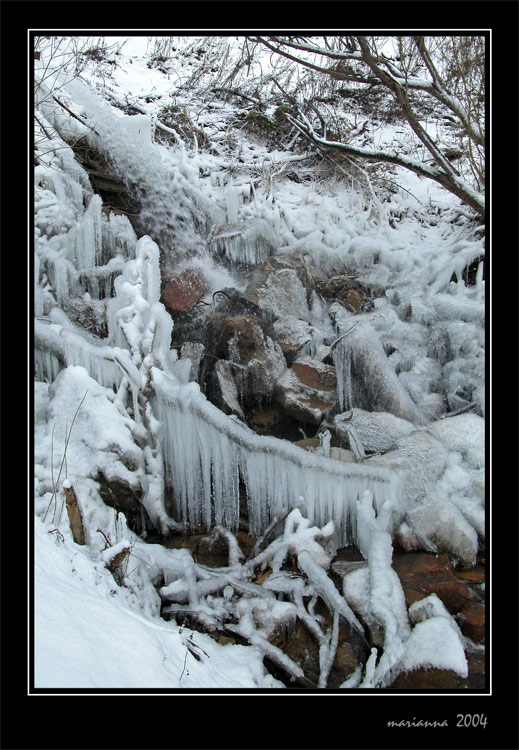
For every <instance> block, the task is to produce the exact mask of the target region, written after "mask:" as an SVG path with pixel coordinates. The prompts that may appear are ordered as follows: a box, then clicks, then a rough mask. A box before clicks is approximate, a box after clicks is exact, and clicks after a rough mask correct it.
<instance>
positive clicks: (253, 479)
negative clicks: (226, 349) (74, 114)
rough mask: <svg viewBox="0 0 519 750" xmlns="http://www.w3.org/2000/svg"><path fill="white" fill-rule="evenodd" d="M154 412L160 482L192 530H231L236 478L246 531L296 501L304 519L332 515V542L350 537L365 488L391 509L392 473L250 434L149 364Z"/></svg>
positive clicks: (236, 508) (236, 507)
mask: <svg viewBox="0 0 519 750" xmlns="http://www.w3.org/2000/svg"><path fill="white" fill-rule="evenodd" d="M152 381H153V387H154V393H155V396H154V410H155V415H156V418H157V419H158V421H159V422H160V423H161V425H162V433H161V441H162V449H163V454H164V460H165V465H166V482H167V483H168V484H169V486H170V487H172V488H173V489H174V491H175V503H176V507H175V514H174V515H175V518H176V519H177V520H180V521H182V522H183V523H185V524H186V525H188V526H190V527H192V528H194V527H197V526H202V527H205V528H209V527H210V526H212V525H213V524H214V523H216V524H218V525H222V526H224V527H226V528H228V529H231V530H234V531H235V530H237V528H238V523H239V515H240V479H241V481H242V482H243V485H244V487H245V490H246V496H247V504H248V513H249V522H250V528H251V533H252V534H253V535H255V536H257V535H259V534H261V533H262V531H264V529H265V528H266V526H267V525H268V523H269V521H270V520H271V519H272V518H273V517H274V516H276V515H280V514H282V513H284V512H286V511H288V510H291V509H292V508H295V507H300V508H301V512H303V513H304V514H305V515H306V516H307V518H308V519H309V520H310V522H311V523H312V524H317V525H324V524H326V523H328V521H330V520H333V521H334V524H335V528H336V542H337V543H338V544H340V545H345V544H349V543H351V542H355V541H356V540H355V536H356V533H355V531H354V530H355V529H356V523H355V518H356V502H357V499H358V498H359V497H362V495H363V493H364V491H366V490H370V491H371V492H372V493H373V497H374V501H375V505H376V507H377V509H379V508H381V507H382V506H383V505H384V503H385V502H386V501H388V500H389V501H391V506H392V507H395V508H396V507H397V497H398V487H399V480H398V477H397V474H396V473H395V472H392V471H391V470H388V469H383V468H380V467H368V466H365V465H361V464H350V463H348V464H345V463H343V462H339V461H335V460H334V459H331V458H325V457H324V456H319V455H314V454H311V453H308V452H307V451H304V450H302V449H301V448H299V447H297V446H295V445H292V444H291V443H288V442H286V441H284V440H280V439H278V438H274V437H265V436H260V435H256V434H255V433H254V432H253V431H252V430H250V429H249V428H248V427H247V426H245V425H244V424H243V423H241V422H240V421H239V420H238V419H236V418H233V417H229V416H227V415H225V414H223V413H222V412H221V411H220V410H219V409H217V408H216V407H215V406H214V405H213V404H211V403H210V402H209V401H207V399H206V398H205V396H204V395H203V394H202V393H201V392H200V388H199V386H198V384H196V383H188V384H187V385H181V386H179V385H178V384H175V382H174V381H173V380H172V379H171V378H170V377H168V376H167V375H166V374H165V373H164V372H163V371H161V370H158V369H156V368H153V369H152Z"/></svg>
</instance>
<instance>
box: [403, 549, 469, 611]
mask: <svg viewBox="0 0 519 750" xmlns="http://www.w3.org/2000/svg"><path fill="white" fill-rule="evenodd" d="M393 568H394V569H395V571H396V573H397V574H398V576H399V578H400V581H401V583H402V588H403V590H404V594H405V598H406V604H407V606H408V607H409V606H411V604H413V603H414V602H416V601H419V600H420V599H423V598H425V597H426V596H429V595H430V594H436V595H437V596H438V598H439V599H441V600H442V602H443V603H444V604H445V607H446V608H447V610H448V611H449V612H450V613H451V614H456V612H459V611H460V609H461V608H462V607H463V606H464V605H465V604H466V602H467V599H468V596H469V590H468V587H467V586H466V584H465V583H463V581H460V580H458V579H457V578H456V575H455V573H454V569H453V567H452V565H451V562H450V560H449V557H448V555H431V554H427V553H422V552H417V553H408V554H395V555H394V557H393Z"/></svg>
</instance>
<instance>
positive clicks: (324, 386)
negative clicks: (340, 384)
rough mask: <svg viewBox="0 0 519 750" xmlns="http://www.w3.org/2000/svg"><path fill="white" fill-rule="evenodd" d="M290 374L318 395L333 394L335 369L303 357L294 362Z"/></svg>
mask: <svg viewBox="0 0 519 750" xmlns="http://www.w3.org/2000/svg"><path fill="white" fill-rule="evenodd" d="M292 372H294V373H295V374H296V375H297V378H298V380H299V381H300V382H301V383H302V384H303V385H305V386H306V387H307V388H311V389H312V390H315V391H319V392H320V393H323V392H326V393H335V391H336V388H337V378H336V376H335V367H332V366H331V365H324V364H323V363H322V362H320V361H319V360H317V359H311V358H310V357H304V358H300V359H299V360H297V362H294V364H293V365H292Z"/></svg>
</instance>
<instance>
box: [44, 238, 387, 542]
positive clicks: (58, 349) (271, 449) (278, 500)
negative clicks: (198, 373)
mask: <svg viewBox="0 0 519 750" xmlns="http://www.w3.org/2000/svg"><path fill="white" fill-rule="evenodd" d="M95 236H96V235H95V234H94V237H95ZM135 254H136V257H135V259H130V260H128V261H127V262H126V264H125V266H124V269H123V273H122V274H121V275H119V276H118V277H117V278H116V279H115V283H114V287H115V291H116V297H114V298H113V299H111V300H109V302H108V307H107V310H108V316H107V317H108V323H109V336H108V339H96V338H95V337H94V336H89V337H88V339H87V338H86V337H85V336H84V335H82V334H81V332H80V331H79V329H76V330H73V328H72V327H71V326H70V325H69V326H67V325H59V324H57V323H56V322H54V323H49V322H47V323H43V322H41V321H36V326H35V334H36V335H35V343H36V350H35V363H36V369H37V372H38V376H39V377H40V378H44V379H46V380H49V381H52V379H53V378H54V377H55V376H56V374H57V372H58V371H59V369H61V367H63V366H70V365H80V366H82V367H84V368H85V369H86V370H87V372H88V373H89V375H90V376H91V377H92V378H94V379H95V380H96V381H97V382H98V383H100V384H101V385H103V386H105V387H107V388H114V389H116V390H117V389H118V388H120V387H121V383H123V381H124V382H125V384H127V383H128V382H129V383H130V386H131V388H132V389H133V390H134V391H136V392H137V391H139V390H142V387H143V385H144V384H145V382H146V381H149V383H150V384H151V386H152V388H151V392H152V394H153V396H152V405H153V411H154V414H155V418H156V419H157V420H158V422H159V423H160V430H159V435H160V438H159V439H160V442H161V446H162V454H163V463H164V473H165V483H166V486H169V487H170V489H171V490H172V494H173V497H174V501H173V502H174V513H173V515H174V518H175V520H176V521H178V522H180V523H182V524H183V525H184V526H185V527H186V528H191V529H194V528H204V529H209V528H211V527H212V526H213V525H214V524H218V525H222V526H224V527H226V528H228V529H230V530H233V531H236V530H237V528H238V524H239V517H240V494H242V495H243V494H245V497H246V502H247V510H248V517H249V524H250V528H251V533H253V534H254V535H258V534H260V533H262V531H263V530H264V529H265V527H266V526H267V525H268V523H269V522H270V520H271V519H272V518H273V517H274V516H276V515H278V514H280V513H283V512H286V511H288V510H290V509H291V508H293V507H300V508H301V510H302V512H304V513H305V515H306V516H307V517H308V518H309V519H310V520H311V521H312V522H313V523H317V524H319V525H324V524H325V523H327V522H328V521H329V520H333V521H334V523H335V527H336V534H337V537H336V541H337V543H338V544H348V543H350V542H351V541H354V540H355V533H354V532H353V529H354V528H355V523H354V514H355V503H356V501H357V499H358V498H359V497H361V496H362V493H363V492H364V491H365V490H370V491H371V492H372V493H373V496H374V500H375V505H376V507H377V508H380V507H382V505H383V504H384V503H385V501H386V500H394V499H395V497H396V488H397V478H396V476H395V475H394V474H393V473H392V472H390V471H389V470H387V469H383V468H380V467H368V466H365V465H362V464H352V463H343V462H339V461H335V460H333V459H331V458H326V457H325V456H322V455H315V454H312V453H309V452H307V451H304V450H303V449H301V448H299V447H297V446H294V445H293V444H291V443H289V442H287V441H284V440H280V439H277V438H273V437H265V436H259V435H256V434H255V433H254V432H253V431H252V430H250V429H249V428H248V427H247V426H246V425H245V424H243V423H242V422H240V421H239V420H237V419H236V418H234V417H229V416H227V415H225V414H223V413H222V412H220V410H219V409H217V408H216V407H215V406H214V405H213V404H211V403H210V402H209V401H208V400H207V399H206V398H205V396H204V395H203V394H202V393H201V391H200V388H199V386H198V384H196V383H194V382H191V383H182V382H181V380H179V379H178V378H177V377H176V374H175V371H176V372H177V373H178V372H179V371H181V368H179V367H177V368H176V367H175V365H177V366H178V365H179V364H180V363H179V362H175V357H176V355H175V352H173V351H170V350H169V341H170V334H171V326H172V321H171V318H170V317H169V315H168V313H167V312H166V310H165V308H164V307H163V305H162V304H161V303H160V302H159V298H160V275H159V267H158V263H159V252H158V247H157V245H156V244H155V243H154V242H153V241H152V240H151V239H150V238H149V237H143V238H142V239H141V240H139V242H137V244H136V250H135ZM96 256H97V257H100V253H96V252H92V253H91V257H92V259H94V258H95V257H96ZM144 310H146V311H147V312H146V316H145V319H143V311H144ZM151 329H152V330H153V332H154V333H153V336H154V344H153V349H152V350H151V351H146V352H142V351H139V347H140V346H142V342H141V341H140V339H141V337H142V338H146V336H145V335H144V334H145V331H147V330H151ZM157 332H159V333H157ZM134 398H137V395H136V394H134ZM160 502H161V505H162V508H161V515H162V516H163V515H164V514H165V513H166V510H165V499H164V498H162V500H161V501H160Z"/></svg>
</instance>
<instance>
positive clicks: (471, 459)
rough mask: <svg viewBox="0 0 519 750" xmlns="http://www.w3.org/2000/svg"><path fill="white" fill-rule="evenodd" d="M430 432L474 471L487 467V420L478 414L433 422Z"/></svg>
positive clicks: (460, 415) (429, 428)
mask: <svg viewBox="0 0 519 750" xmlns="http://www.w3.org/2000/svg"><path fill="white" fill-rule="evenodd" d="M428 430H429V432H432V434H433V435H434V436H435V437H437V438H438V440H441V441H442V442H443V444H444V445H445V446H446V447H447V449H448V450H450V451H456V452H458V453H460V454H461V456H462V458H463V459H465V460H466V461H467V463H468V464H469V466H471V467H472V468H474V469H481V468H483V467H484V466H485V420H484V419H483V417H480V416H479V415H477V414H458V415H457V416H454V417H446V418H445V419H440V420H438V421H436V422H433V423H432V424H431V425H429V427H428Z"/></svg>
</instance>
